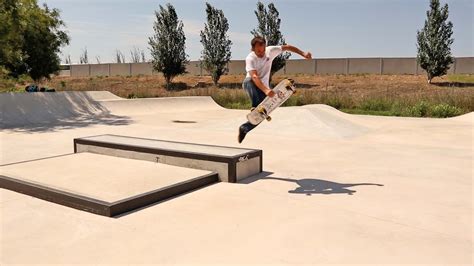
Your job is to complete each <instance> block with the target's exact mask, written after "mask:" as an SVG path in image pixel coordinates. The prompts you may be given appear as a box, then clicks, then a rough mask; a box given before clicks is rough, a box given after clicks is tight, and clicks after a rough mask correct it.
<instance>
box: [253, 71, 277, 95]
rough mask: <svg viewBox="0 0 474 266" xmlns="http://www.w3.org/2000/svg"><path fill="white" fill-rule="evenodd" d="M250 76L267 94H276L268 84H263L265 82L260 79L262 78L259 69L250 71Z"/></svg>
mask: <svg viewBox="0 0 474 266" xmlns="http://www.w3.org/2000/svg"><path fill="white" fill-rule="evenodd" d="M250 77H251V78H252V80H253V83H255V86H257V88H259V89H260V90H261V91H263V93H265V95H267V96H270V97H273V95H275V93H274V92H273V91H272V90H271V89H270V88H267V86H265V84H263V82H262V81H261V80H260V78H259V77H258V73H257V70H252V71H250Z"/></svg>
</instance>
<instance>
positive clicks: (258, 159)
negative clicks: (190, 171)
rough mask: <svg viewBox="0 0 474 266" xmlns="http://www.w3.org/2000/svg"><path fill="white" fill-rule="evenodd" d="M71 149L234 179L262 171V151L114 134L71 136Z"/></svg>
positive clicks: (234, 180) (223, 178)
mask: <svg viewBox="0 0 474 266" xmlns="http://www.w3.org/2000/svg"><path fill="white" fill-rule="evenodd" d="M74 152H75V153H78V152H91V153H97V154H103V155H110V156H116V157H122V158H129V159H137V160H145V161H152V162H159V163H164V164H170V165H175V166H181V167H187V168H194V169H200V170H208V171H214V172H217V173H218V174H219V179H220V180H221V181H223V182H230V183H235V182H237V181H239V180H241V179H244V178H247V177H249V176H252V175H255V174H258V173H260V172H262V168H263V166H262V164H263V159H262V151H261V150H255V149H242V148H233V147H223V146H213V145H203V144H193V143H184V142H174V141H163V140H156V139H145V138H134V137H127V136H117V135H99V136H91V137H85V138H76V139H74Z"/></svg>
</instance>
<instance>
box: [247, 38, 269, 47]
mask: <svg viewBox="0 0 474 266" xmlns="http://www.w3.org/2000/svg"><path fill="white" fill-rule="evenodd" d="M257 43H260V44H267V41H266V40H265V38H263V37H262V36H255V37H253V39H252V41H251V42H250V44H251V45H252V50H253V49H254V48H255V45H257Z"/></svg>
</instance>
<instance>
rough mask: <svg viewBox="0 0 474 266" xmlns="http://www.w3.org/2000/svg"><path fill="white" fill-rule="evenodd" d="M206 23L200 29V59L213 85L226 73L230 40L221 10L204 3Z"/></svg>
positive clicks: (227, 26)
mask: <svg viewBox="0 0 474 266" xmlns="http://www.w3.org/2000/svg"><path fill="white" fill-rule="evenodd" d="M206 14H207V23H206V24H205V25H204V30H203V31H201V43H202V45H203V47H204V49H203V50H202V61H203V66H204V68H205V69H206V70H207V71H209V73H211V76H212V81H213V82H214V85H217V83H218V82H219V79H220V78H221V76H222V75H224V74H225V73H227V71H228V68H227V64H228V62H229V61H230V58H231V51H230V48H231V46H232V41H231V40H230V39H229V36H228V35H227V31H228V30H229V23H228V21H227V18H226V17H225V16H224V12H223V11H222V10H219V9H216V8H214V7H213V6H211V5H210V4H209V3H206Z"/></svg>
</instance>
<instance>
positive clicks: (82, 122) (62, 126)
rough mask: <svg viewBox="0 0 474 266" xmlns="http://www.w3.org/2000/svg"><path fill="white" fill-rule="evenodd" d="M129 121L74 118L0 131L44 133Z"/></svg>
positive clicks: (104, 117)
mask: <svg viewBox="0 0 474 266" xmlns="http://www.w3.org/2000/svg"><path fill="white" fill-rule="evenodd" d="M131 121H132V120H131V119H130V118H129V117H126V116H117V115H100V116H76V117H74V118H69V119H58V120H55V121H45V122H43V123H31V124H25V125H16V126H4V125H0V129H1V130H7V131H10V132H17V133H18V132H19V133H45V132H55V131H59V130H66V129H75V128H82V127H89V126H92V125H108V126H122V125H129V124H131Z"/></svg>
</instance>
